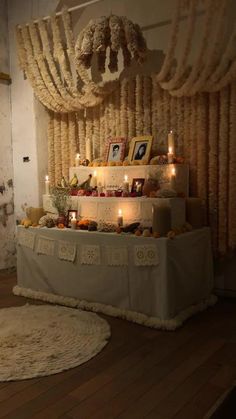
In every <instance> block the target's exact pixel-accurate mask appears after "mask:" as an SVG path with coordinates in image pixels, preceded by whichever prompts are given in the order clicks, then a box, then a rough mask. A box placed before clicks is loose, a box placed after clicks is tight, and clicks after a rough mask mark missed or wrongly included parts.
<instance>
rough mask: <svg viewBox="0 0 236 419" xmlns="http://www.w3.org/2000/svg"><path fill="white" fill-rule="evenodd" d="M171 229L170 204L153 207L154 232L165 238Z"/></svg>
mask: <svg viewBox="0 0 236 419" xmlns="http://www.w3.org/2000/svg"><path fill="white" fill-rule="evenodd" d="M170 229H171V209H170V206H169V205H168V204H165V205H153V206H152V231H153V233H159V234H160V235H161V236H165V235H166V234H167V233H168V231H170Z"/></svg>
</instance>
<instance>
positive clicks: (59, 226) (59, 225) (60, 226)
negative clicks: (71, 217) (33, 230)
mask: <svg viewBox="0 0 236 419" xmlns="http://www.w3.org/2000/svg"><path fill="white" fill-rule="evenodd" d="M57 227H58V228H65V226H64V224H63V223H59V224H57Z"/></svg>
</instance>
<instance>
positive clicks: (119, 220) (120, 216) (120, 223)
mask: <svg viewBox="0 0 236 419" xmlns="http://www.w3.org/2000/svg"><path fill="white" fill-rule="evenodd" d="M117 224H118V226H120V227H122V226H123V216H122V210H121V209H119V210H118V218H117Z"/></svg>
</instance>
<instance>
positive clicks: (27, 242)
mask: <svg viewBox="0 0 236 419" xmlns="http://www.w3.org/2000/svg"><path fill="white" fill-rule="evenodd" d="M34 242H35V233H33V232H32V231H29V230H27V229H25V228H21V229H20V230H19V231H18V244H20V245H21V246H25V247H29V249H32V250H33V249H34Z"/></svg>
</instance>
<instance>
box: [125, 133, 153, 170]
mask: <svg viewBox="0 0 236 419" xmlns="http://www.w3.org/2000/svg"><path fill="white" fill-rule="evenodd" d="M152 139H153V137H152V136H151V135H143V136H140V137H134V138H132V140H131V143H130V149H129V156H128V160H129V162H133V161H137V162H140V161H142V160H143V161H145V163H146V164H148V162H149V159H150V154H151V148H152Z"/></svg>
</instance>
